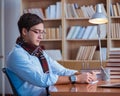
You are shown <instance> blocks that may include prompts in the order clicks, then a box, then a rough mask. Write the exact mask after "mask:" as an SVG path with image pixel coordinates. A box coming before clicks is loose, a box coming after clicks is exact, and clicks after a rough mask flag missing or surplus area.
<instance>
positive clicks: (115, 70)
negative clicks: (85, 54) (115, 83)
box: [106, 48, 120, 79]
mask: <svg viewBox="0 0 120 96" xmlns="http://www.w3.org/2000/svg"><path fill="white" fill-rule="evenodd" d="M106 67H107V68H109V69H110V78H118V79H120V48H111V49H110V51H109V57H108V63H107V66H106Z"/></svg>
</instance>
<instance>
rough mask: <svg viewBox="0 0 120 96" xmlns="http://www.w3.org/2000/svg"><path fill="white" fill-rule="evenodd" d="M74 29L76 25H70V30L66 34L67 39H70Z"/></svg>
mask: <svg viewBox="0 0 120 96" xmlns="http://www.w3.org/2000/svg"><path fill="white" fill-rule="evenodd" d="M75 29H76V26H72V27H70V30H69V32H68V35H67V39H71V38H72V36H73V34H74V32H75Z"/></svg>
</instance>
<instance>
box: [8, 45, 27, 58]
mask: <svg viewBox="0 0 120 96" xmlns="http://www.w3.org/2000/svg"><path fill="white" fill-rule="evenodd" d="M26 53H27V52H26V51H25V50H24V49H23V48H22V47H21V46H19V45H17V44H16V45H15V46H14V48H13V49H12V50H11V52H10V53H9V56H11V55H12V56H21V55H22V56H23V55H25V54H26Z"/></svg>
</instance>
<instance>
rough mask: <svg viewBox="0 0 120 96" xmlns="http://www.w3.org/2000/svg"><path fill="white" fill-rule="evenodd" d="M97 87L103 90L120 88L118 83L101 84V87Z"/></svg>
mask: <svg viewBox="0 0 120 96" xmlns="http://www.w3.org/2000/svg"><path fill="white" fill-rule="evenodd" d="M98 87H103V88H120V83H110V84H103V85H98Z"/></svg>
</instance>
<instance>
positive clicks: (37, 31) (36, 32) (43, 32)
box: [30, 29, 46, 34]
mask: <svg viewBox="0 0 120 96" xmlns="http://www.w3.org/2000/svg"><path fill="white" fill-rule="evenodd" d="M30 31H32V32H34V33H35V34H46V32H45V31H44V30H43V31H42V30H40V29H30Z"/></svg>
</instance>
